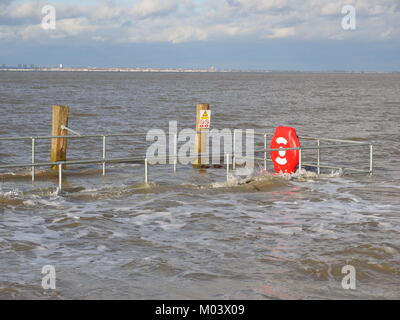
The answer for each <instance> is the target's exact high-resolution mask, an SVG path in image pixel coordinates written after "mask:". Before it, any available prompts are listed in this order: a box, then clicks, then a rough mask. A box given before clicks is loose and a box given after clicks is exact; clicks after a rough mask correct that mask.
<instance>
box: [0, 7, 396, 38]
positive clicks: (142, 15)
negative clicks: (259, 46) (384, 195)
mask: <svg viewBox="0 0 400 320" xmlns="http://www.w3.org/2000/svg"><path fill="white" fill-rule="evenodd" d="M45 4H48V3H46V2H44V1H22V2H21V1H18V2H16V1H11V0H6V1H4V0H1V1H0V9H1V10H0V40H1V39H3V40H4V39H7V40H14V41H41V42H43V41H54V40H55V39H64V40H65V41H67V40H70V41H74V40H81V41H86V42H90V41H94V42H96V41H103V42H110V43H113V42H116V43H132V42H134V43H140V42H170V43H182V42H193V41H221V40H222V41H224V40H229V39H230V40H242V39H247V40H263V39H273V38H278V39H285V38H294V37H295V38H296V39H298V40H301V39H305V40H327V39H331V40H332V39H333V40H343V39H358V40H366V41H372V40H381V39H399V37H400V30H399V28H398V21H400V10H399V7H400V5H399V3H398V0H338V1H334V2H333V1H331V0H304V1H301V2H299V1H297V0H218V1H216V0H203V1H199V0H137V1H135V2H133V3H131V2H126V1H122V0H114V1H111V0H110V1H101V0H99V1H97V2H95V3H93V2H90V3H89V4H85V3H84V2H83V3H82V4H75V3H67V2H57V3H55V4H54V6H55V8H56V12H57V29H56V30H47V31H46V30H42V29H41V28H40V23H41V19H42V17H43V16H42V14H41V8H42V6H44V5H45ZM346 4H351V5H354V6H355V8H356V13H357V29H356V30H355V31H351V32H349V31H345V30H343V29H342V28H341V19H342V18H343V15H342V13H341V9H342V7H343V6H344V5H346Z"/></svg>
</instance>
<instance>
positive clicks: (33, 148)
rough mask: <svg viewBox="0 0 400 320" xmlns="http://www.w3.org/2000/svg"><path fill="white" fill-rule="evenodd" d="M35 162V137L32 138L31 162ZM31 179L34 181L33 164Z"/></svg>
mask: <svg viewBox="0 0 400 320" xmlns="http://www.w3.org/2000/svg"><path fill="white" fill-rule="evenodd" d="M34 163H35V138H32V164H34ZM32 181H35V166H32Z"/></svg>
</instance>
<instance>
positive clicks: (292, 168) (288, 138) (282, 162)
mask: <svg viewBox="0 0 400 320" xmlns="http://www.w3.org/2000/svg"><path fill="white" fill-rule="evenodd" d="M298 147H300V141H299V139H298V137H297V134H296V129H295V128H291V127H282V126H280V127H277V128H276V129H275V134H274V137H273V138H272V141H271V144H270V148H271V149H279V148H298ZM270 156H271V159H272V162H273V163H274V169H275V171H276V172H278V173H294V172H296V167H297V165H298V164H299V150H283V151H271V152H270Z"/></svg>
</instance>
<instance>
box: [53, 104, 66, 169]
mask: <svg viewBox="0 0 400 320" xmlns="http://www.w3.org/2000/svg"><path fill="white" fill-rule="evenodd" d="M68 112H69V108H68V107H67V106H58V105H54V106H53V127H52V131H51V135H52V136H66V135H67V134H68V132H67V130H65V129H61V127H62V126H65V127H68ZM67 140H68V139H64V138H58V139H55V138H54V139H51V154H50V161H51V162H56V161H65V160H67ZM52 169H53V170H57V166H56V165H54V166H52Z"/></svg>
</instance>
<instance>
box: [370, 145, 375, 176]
mask: <svg viewBox="0 0 400 320" xmlns="http://www.w3.org/2000/svg"><path fill="white" fill-rule="evenodd" d="M373 156H374V147H373V145H372V144H371V145H370V146H369V175H370V176H372V174H373V170H374V168H373V165H374V162H373V161H374V160H373Z"/></svg>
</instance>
